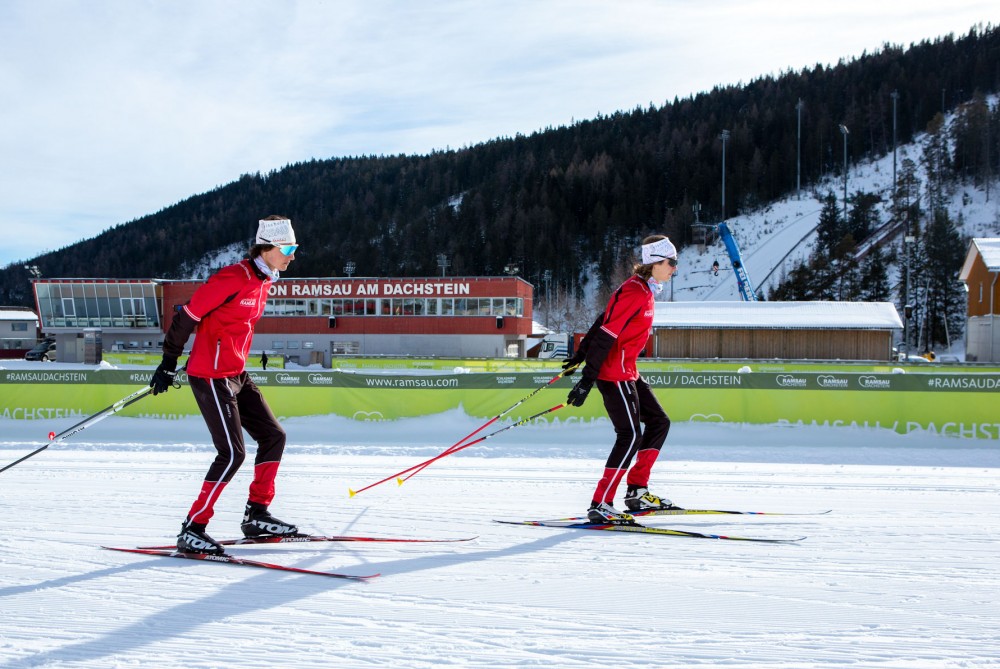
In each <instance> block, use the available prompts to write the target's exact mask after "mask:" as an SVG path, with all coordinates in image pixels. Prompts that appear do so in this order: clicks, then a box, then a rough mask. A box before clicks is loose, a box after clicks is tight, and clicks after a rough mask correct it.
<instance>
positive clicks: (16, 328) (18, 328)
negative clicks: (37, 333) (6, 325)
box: [10, 323, 28, 332]
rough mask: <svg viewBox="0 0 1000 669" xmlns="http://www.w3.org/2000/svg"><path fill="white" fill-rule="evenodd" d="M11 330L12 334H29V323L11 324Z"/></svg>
mask: <svg viewBox="0 0 1000 669" xmlns="http://www.w3.org/2000/svg"><path fill="white" fill-rule="evenodd" d="M10 330H11V332H27V331H28V324H27V323H11V324H10Z"/></svg>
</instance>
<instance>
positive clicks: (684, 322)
mask: <svg viewBox="0 0 1000 669" xmlns="http://www.w3.org/2000/svg"><path fill="white" fill-rule="evenodd" d="M653 327H660V328H733V329H737V328H739V329H762V328H783V329H809V330H819V329H822V330H887V329H901V328H902V327H903V321H901V320H900V319H899V313H898V312H897V311H896V307H895V305H893V304H892V303H891V302H657V303H656V314H655V315H654V316H653Z"/></svg>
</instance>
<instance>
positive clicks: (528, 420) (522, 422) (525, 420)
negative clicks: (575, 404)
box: [419, 404, 566, 468]
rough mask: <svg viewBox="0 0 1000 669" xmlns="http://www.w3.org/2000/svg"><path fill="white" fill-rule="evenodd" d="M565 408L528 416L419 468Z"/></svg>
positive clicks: (560, 407) (556, 408)
mask: <svg viewBox="0 0 1000 669" xmlns="http://www.w3.org/2000/svg"><path fill="white" fill-rule="evenodd" d="M564 406H566V405H565V404H557V405H556V406H554V407H552V408H550V409H546V410H545V411H539V412H538V413H536V414H535V415H534V416H528V417H527V418H522V419H521V420H519V421H517V422H516V423H511V424H510V425H508V426H506V427H502V428H500V429H499V430H497V431H495V432H490V433H489V434H487V435H484V436H482V437H479V439H476V440H475V441H470V442H468V443H465V444H462V445H461V446H458V447H455V448H452V449H450V450H447V451H445V452H444V453H440V454H439V455H435V456H434V457H433V458H431V459H430V460H427V461H426V462H422V463H420V465H419V466H420V467H421V468H426V467H427V466H428V465H430V464H432V463H434V462H437V461H438V460H440V459H441V458H446V457H448V456H449V455H453V454H455V453H458V452H459V451H463V450H465V449H466V448H468V447H469V446H475V445H476V444H478V443H481V442H484V441H486V440H487V439H489V438H491V437H495V436H497V435H498V434H500V433H501V432H506V431H507V430H511V429H513V428H515V427H518V426H520V425H524V424H525V423H529V422H531V421H533V420H535V419H536V418H539V417H541V416H544V415H545V414H547V413H552V412H553V411H558V410H559V409H562V408H563V407H564Z"/></svg>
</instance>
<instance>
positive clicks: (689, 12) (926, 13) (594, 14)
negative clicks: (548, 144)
mask: <svg viewBox="0 0 1000 669" xmlns="http://www.w3.org/2000/svg"><path fill="white" fill-rule="evenodd" d="M998 17H1000V8H997V7H996V6H995V3H986V2H977V1H959V2H954V3H951V4H941V3H937V2H935V3H931V2H903V1H902V0H892V1H889V2H881V3H872V2H865V3H862V2H859V1H855V0H841V1H839V2H836V3H833V2H822V3H785V2H781V3H779V2H774V1H772V2H765V1H763V0H756V1H754V0H749V1H738V0H723V1H714V2H696V1H694V0H660V1H656V0H644V1H638V0H620V1H616V2H609V1H601V2H599V1H597V0H581V1H575V2H571V1H569V0H561V1H553V2H544V1H541V0H535V1H528V0H510V1H500V0H477V1H451V2H447V1H446V2H437V3H402V2H388V1H374V2H372V1H366V2H361V1H356V0H344V1H339V2H332V1H331V2H322V1H321V0H313V1H311V2H305V1H302V2H281V3H274V2H266V1H264V0H250V1H244V2H236V1H235V0H204V1H202V2H194V1H189V2H134V1H126V0H76V1H70V0H62V1H59V0H52V1H46V2H37V1H36V0H7V1H6V2H4V3H3V4H2V5H0V90H3V91H4V99H5V104H4V105H3V106H2V107H0V128H2V130H0V155H2V156H3V157H4V159H3V161H0V235H3V236H4V237H5V238H8V239H10V238H12V235H13V236H14V238H17V239H19V240H21V239H23V236H19V235H16V234H15V233H16V231H17V230H21V229H24V227H26V226H28V227H30V228H31V229H33V230H37V231H39V232H40V234H38V235H37V237H36V238H33V239H26V240H24V241H23V242H19V244H18V245H17V247H16V248H9V247H8V246H7V245H5V246H4V247H3V249H2V250H0V265H2V264H6V263H8V262H10V261H13V260H16V259H22V258H25V257H28V256H33V255H35V254H37V253H39V252H41V251H43V250H45V249H52V248H58V247H61V246H64V245H67V244H71V243H73V242H75V241H78V240H80V239H83V238H86V237H90V236H93V235H94V234H97V233H98V232H100V231H101V230H103V229H105V228H108V227H110V226H112V225H115V224H118V223H121V222H125V221H128V220H131V219H132V218H136V217H139V216H142V215H145V214H148V213H152V212H154V211H157V210H159V209H161V208H163V207H165V206H169V205H170V204H173V203H175V202H177V201H179V200H182V199H184V198H186V197H188V196H190V195H193V194H195V193H199V192H204V191H206V190H209V189H211V188H214V187H216V186H218V185H221V184H224V183H228V182H230V181H232V180H234V179H236V178H238V177H239V175H240V174H243V173H246V172H254V171H258V170H259V171H269V170H272V169H277V168H280V167H282V166H284V165H286V164H288V163H292V162H298V161H303V160H309V159H311V158H327V157H331V156H342V155H360V154H392V153H426V152H428V151H431V150H433V149H443V148H446V147H451V148H458V147H461V146H466V145H470V144H474V143H477V142H482V141H487V140H489V139H491V138H493V137H497V136H502V135H508V136H509V135H513V134H515V133H518V132H520V133H525V134H528V133H531V132H533V131H535V130H539V129H542V128H544V127H547V126H560V125H565V124H568V123H570V122H572V121H573V120H580V119H585V118H592V117H593V116H595V115H596V114H597V113H611V112H614V111H616V110H620V109H631V108H634V107H636V106H642V107H645V106H647V105H649V104H650V103H652V104H655V105H660V104H663V103H664V102H666V101H669V100H672V99H673V98H674V97H675V96H678V97H684V96H686V95H689V94H691V93H695V92H699V91H703V90H708V89H710V88H711V87H713V86H714V85H717V84H734V83H738V82H741V81H743V82H746V81H749V80H751V79H753V78H755V77H757V76H761V75H766V74H777V73H779V72H782V71H785V70H788V69H793V70H798V69H801V68H802V67H806V66H811V65H813V64H815V63H816V62H822V63H832V62H836V61H837V60H838V59H840V58H850V57H852V56H856V55H859V54H860V53H861V52H862V51H865V50H867V51H869V52H870V51H873V50H875V49H878V48H879V47H880V46H881V45H882V44H884V43H886V42H890V43H903V44H908V43H910V42H913V41H919V40H921V39H926V38H933V37H937V36H940V35H943V34H946V33H948V32H957V33H964V32H966V31H967V30H968V29H969V28H970V27H971V26H972V25H973V24H975V23H976V22H989V21H992V22H994V23H996V21H997V18H998Z"/></svg>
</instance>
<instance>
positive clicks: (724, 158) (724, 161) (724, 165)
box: [719, 130, 729, 221]
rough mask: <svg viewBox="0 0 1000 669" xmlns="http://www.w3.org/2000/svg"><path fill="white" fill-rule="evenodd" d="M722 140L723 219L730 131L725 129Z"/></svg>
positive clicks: (724, 214) (724, 217)
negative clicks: (727, 142) (727, 146)
mask: <svg viewBox="0 0 1000 669" xmlns="http://www.w3.org/2000/svg"><path fill="white" fill-rule="evenodd" d="M719 139H721V140H722V220H723V221H724V220H726V141H728V140H729V131H728V130H723V131H722V134H721V135H719Z"/></svg>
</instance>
